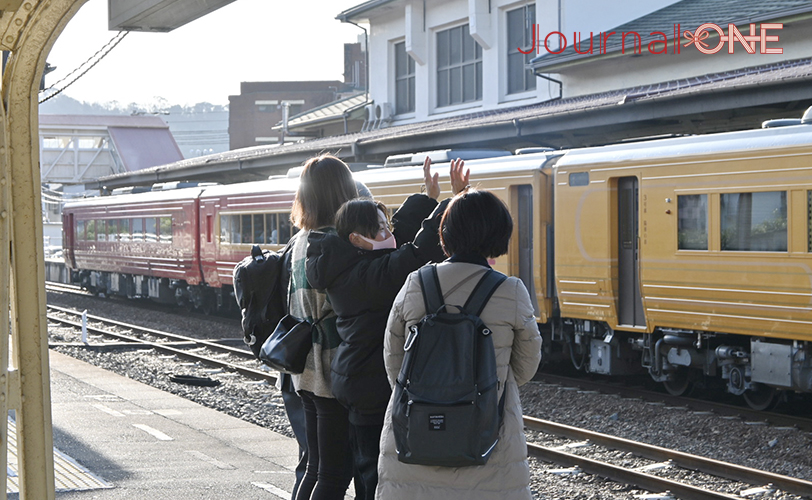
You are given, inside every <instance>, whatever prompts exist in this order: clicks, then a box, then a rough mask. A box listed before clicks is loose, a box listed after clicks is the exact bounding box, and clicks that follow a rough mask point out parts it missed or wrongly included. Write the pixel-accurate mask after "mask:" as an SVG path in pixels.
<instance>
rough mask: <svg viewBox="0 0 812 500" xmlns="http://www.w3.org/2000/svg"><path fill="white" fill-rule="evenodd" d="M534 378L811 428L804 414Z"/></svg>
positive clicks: (592, 383) (600, 384) (543, 376)
mask: <svg viewBox="0 0 812 500" xmlns="http://www.w3.org/2000/svg"><path fill="white" fill-rule="evenodd" d="M539 379H540V380H539ZM534 380H535V381H537V382H545V381H547V382H550V383H555V384H561V385H567V386H569V387H580V388H582V389H585V390H594V391H601V390H605V391H612V392H613V393H616V394H620V395H621V396H624V397H626V396H628V397H635V398H640V399H647V400H653V401H662V402H664V403H666V404H668V405H671V406H685V407H688V408H691V409H692V410H695V411H712V412H714V413H716V414H718V415H727V416H736V417H740V418H743V419H745V420H747V421H766V422H768V423H770V424H773V425H778V426H782V427H795V428H798V429H801V430H805V431H812V419H809V418H804V417H796V416H792V415H783V414H780V413H775V412H767V411H757V410H753V409H751V408H746V407H741V406H733V405H729V404H724V403H717V402H714V401H706V400H702V399H696V398H688V397H684V396H672V395H670V394H663V393H660V392H654V391H649V390H646V389H639V388H633V389H632V388H623V387H620V386H617V385H615V384H610V383H605V382H598V381H594V380H585V379H582V378H571V377H566V376H563V375H554V374H550V373H544V372H541V373H539V374H538V375H537V378H536V379H534Z"/></svg>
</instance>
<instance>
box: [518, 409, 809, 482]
mask: <svg viewBox="0 0 812 500" xmlns="http://www.w3.org/2000/svg"><path fill="white" fill-rule="evenodd" d="M524 424H525V427H527V428H528V429H532V430H534V431H540V432H545V433H547V434H553V435H556V436H562V437H567V438H570V439H581V440H583V439H586V440H589V441H590V442H591V443H595V444H598V445H600V446H605V447H607V448H612V449H615V450H621V451H628V452H631V453H634V454H635V455H638V456H642V457H645V458H648V459H651V460H657V461H665V460H670V461H671V462H672V463H673V464H674V465H676V466H678V467H682V468H683V469H691V470H696V471H700V472H704V473H706V474H711V475H713V476H717V477H722V478H725V479H730V480H733V481H741V482H743V483H748V484H754V485H757V486H763V485H765V484H770V483H772V484H773V486H776V487H778V488H780V489H781V490H783V491H786V492H790V493H795V494H797V495H809V494H810V493H812V481H806V480H803V479H797V478H794V477H790V476H785V475H782V474H775V473H772V472H767V471H763V470H759V469H751V468H749V467H743V466H741V465H736V464H732V463H728V462H722V461H719V460H714V459H710V458H706V457H700V456H698V455H691V454H690V453H683V452H681V451H677V450H671V449H668V448H662V447H659V446H654V445H650V444H646V443H640V442H637V441H631V440H628V439H624V438H620V437H616V436H611V435H609V434H602V433H599V432H594V431H590V430H586V429H580V428H578V427H572V426H569V425H564V424H559V423H556V422H550V421H549V420H541V419H538V418H533V417H527V416H526V417H524Z"/></svg>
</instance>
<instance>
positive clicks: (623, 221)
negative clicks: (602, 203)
mask: <svg viewBox="0 0 812 500" xmlns="http://www.w3.org/2000/svg"><path fill="white" fill-rule="evenodd" d="M617 191H618V193H617V194H618V197H617V199H618V207H617V215H618V245H619V248H618V274H619V276H618V278H619V280H618V283H619V284H618V298H619V300H618V323H619V324H621V325H629V326H645V325H646V318H645V315H644V314H643V299H642V297H641V295H640V254H639V251H640V249H639V238H638V236H639V221H640V207H639V201H638V189H637V177H623V178H621V179H618V186H617Z"/></svg>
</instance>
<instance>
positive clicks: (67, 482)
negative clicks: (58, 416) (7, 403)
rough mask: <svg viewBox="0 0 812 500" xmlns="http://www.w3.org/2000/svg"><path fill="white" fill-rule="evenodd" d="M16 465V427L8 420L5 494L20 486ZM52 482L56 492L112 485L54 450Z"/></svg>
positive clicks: (110, 486)
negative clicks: (54, 484)
mask: <svg viewBox="0 0 812 500" xmlns="http://www.w3.org/2000/svg"><path fill="white" fill-rule="evenodd" d="M18 471H19V467H18V463H17V425H16V423H15V422H14V419H12V418H11V416H9V419H8V470H7V475H6V477H7V478H8V482H7V486H6V491H7V493H18V492H19V491H20V486H19V483H18V479H19V478H18ZM54 481H55V483H56V491H79V490H97V489H101V488H112V487H113V485H111V484H109V483H107V482H106V481H104V480H103V479H101V478H99V477H97V476H96V475H94V474H93V473H91V472H90V471H89V470H87V469H86V468H85V467H83V466H81V465H80V464H79V463H77V462H76V460H74V459H72V458H71V457H69V456H67V455H65V454H64V453H62V452H61V451H59V450H57V449H56V448H54Z"/></svg>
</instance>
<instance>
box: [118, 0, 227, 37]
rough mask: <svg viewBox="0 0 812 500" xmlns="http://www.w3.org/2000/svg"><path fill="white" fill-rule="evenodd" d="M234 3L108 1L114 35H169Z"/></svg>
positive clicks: (215, 0)
mask: <svg viewBox="0 0 812 500" xmlns="http://www.w3.org/2000/svg"><path fill="white" fill-rule="evenodd" d="M233 1H234V0H109V3H108V5H109V10H108V25H109V29H110V30H111V31H157V32H167V31H172V30H173V29H175V28H179V27H181V26H183V25H184V24H187V23H190V22H192V21H194V20H195V19H197V18H199V17H202V16H204V15H206V14H208V13H209V12H213V11H215V10H217V9H219V8H220V7H223V6H225V5H228V4H230V3H231V2H233Z"/></svg>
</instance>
